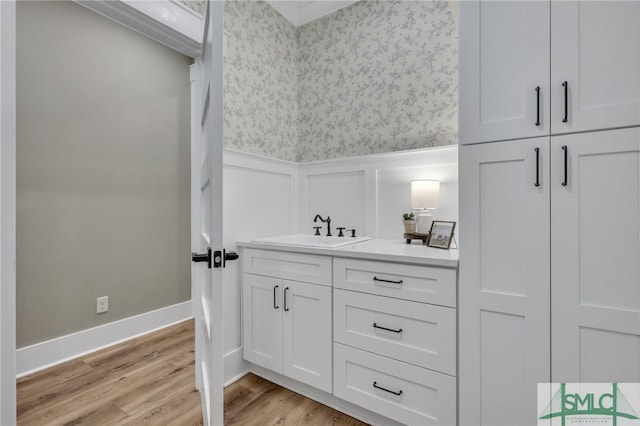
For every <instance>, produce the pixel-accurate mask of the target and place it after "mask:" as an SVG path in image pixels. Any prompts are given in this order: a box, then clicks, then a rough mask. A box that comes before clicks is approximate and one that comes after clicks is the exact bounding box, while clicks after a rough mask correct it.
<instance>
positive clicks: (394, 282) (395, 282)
mask: <svg viewBox="0 0 640 426" xmlns="http://www.w3.org/2000/svg"><path fill="white" fill-rule="evenodd" d="M373 280H374V281H380V282H383V283H391V284H402V280H398V281H392V280H383V279H382V278H378V277H373Z"/></svg>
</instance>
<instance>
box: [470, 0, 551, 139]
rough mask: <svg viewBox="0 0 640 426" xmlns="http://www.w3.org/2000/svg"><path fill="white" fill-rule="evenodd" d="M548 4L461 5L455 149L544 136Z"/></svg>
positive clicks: (547, 69)
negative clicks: (457, 136) (458, 90)
mask: <svg viewBox="0 0 640 426" xmlns="http://www.w3.org/2000/svg"><path fill="white" fill-rule="evenodd" d="M549 7H550V6H549V2H541V1H510V2H505V1H465V2H460V102H459V104H460V111H459V114H460V144H469V143H476V142H488V141H499V140H507V139H519V138H526V137H534V136H543V135H548V134H549V129H550V126H549V102H550V101H549V99H550V97H549V67H550V65H549V38H550V34H549V29H550V22H549V21H550V18H549Z"/></svg>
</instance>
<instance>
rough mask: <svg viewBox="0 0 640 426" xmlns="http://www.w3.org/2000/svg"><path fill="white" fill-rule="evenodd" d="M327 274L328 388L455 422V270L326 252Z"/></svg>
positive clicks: (400, 417) (406, 418)
mask: <svg viewBox="0 0 640 426" xmlns="http://www.w3.org/2000/svg"><path fill="white" fill-rule="evenodd" d="M333 277H334V278H333V285H334V294H333V311H334V342H335V343H334V390H333V392H334V395H335V396H337V397H339V398H342V399H345V400H347V401H350V402H352V403H354V404H357V405H360V406H363V407H365V408H367V409H369V410H371V411H374V412H376V413H379V414H381V415H383V416H387V417H389V418H391V419H394V420H396V421H399V422H401V423H404V424H409V425H453V424H456V310H455V306H456V270H455V269H445V268H431V267H426V266H417V265H405V264H399V263H389V262H373V261H366V260H359V259H341V258H334V260H333ZM416 300H418V301H416ZM435 303H437V304H435Z"/></svg>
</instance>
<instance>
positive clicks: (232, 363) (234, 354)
mask: <svg viewBox="0 0 640 426" xmlns="http://www.w3.org/2000/svg"><path fill="white" fill-rule="evenodd" d="M247 373H249V365H248V364H247V362H246V361H245V360H244V359H242V347H239V348H236V349H234V350H232V351H230V352H227V353H226V354H225V355H224V386H225V387H227V386H229V385H230V384H231V383H233V382H235V381H237V380H240V378H242V377H243V376H245V375H246V374H247Z"/></svg>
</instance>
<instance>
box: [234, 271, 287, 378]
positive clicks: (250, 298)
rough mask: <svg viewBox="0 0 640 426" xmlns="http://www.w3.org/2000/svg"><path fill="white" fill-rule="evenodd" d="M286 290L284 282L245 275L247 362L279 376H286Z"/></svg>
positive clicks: (243, 293)
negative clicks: (284, 298)
mask: <svg viewBox="0 0 640 426" xmlns="http://www.w3.org/2000/svg"><path fill="white" fill-rule="evenodd" d="M282 290H283V288H282V280H280V279H277V278H270V277H263V276H260V275H253V274H244V275H243V280H242V311H243V324H242V329H243V341H244V345H243V352H244V359H246V360H247V361H249V362H253V363H254V364H258V365H261V366H263V367H265V368H269V369H271V370H273V371H275V372H278V373H282ZM274 295H275V296H274Z"/></svg>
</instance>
